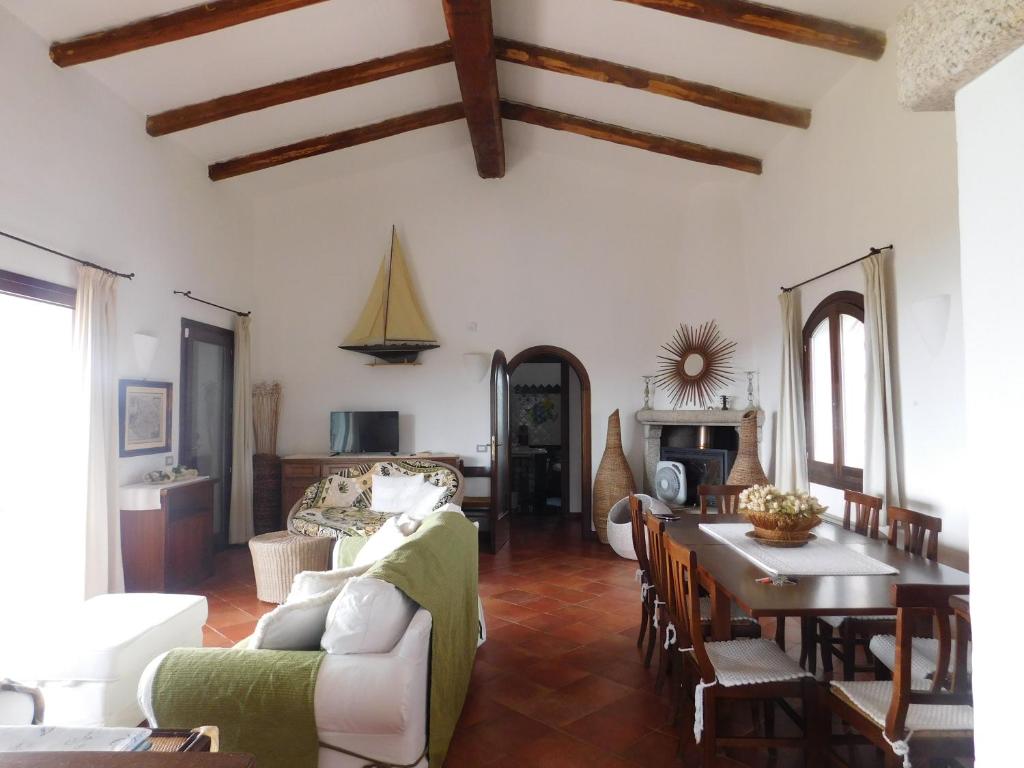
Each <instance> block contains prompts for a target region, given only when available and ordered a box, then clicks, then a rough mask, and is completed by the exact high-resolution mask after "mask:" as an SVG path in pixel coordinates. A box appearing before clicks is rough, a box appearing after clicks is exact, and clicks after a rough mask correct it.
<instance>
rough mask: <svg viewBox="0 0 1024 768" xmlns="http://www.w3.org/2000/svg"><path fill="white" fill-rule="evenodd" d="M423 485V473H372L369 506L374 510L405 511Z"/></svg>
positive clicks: (417, 495)
mask: <svg viewBox="0 0 1024 768" xmlns="http://www.w3.org/2000/svg"><path fill="white" fill-rule="evenodd" d="M424 485H425V481H424V479H423V475H374V476H373V490H372V493H373V497H372V501H371V502H370V506H371V507H372V508H373V510H374V511H375V512H394V513H397V512H405V511H406V510H407V509H409V508H410V507H411V506H412V505H413V503H414V502H415V501H416V499H417V498H418V497H419V494H420V492H421V491H422V490H423V486H424Z"/></svg>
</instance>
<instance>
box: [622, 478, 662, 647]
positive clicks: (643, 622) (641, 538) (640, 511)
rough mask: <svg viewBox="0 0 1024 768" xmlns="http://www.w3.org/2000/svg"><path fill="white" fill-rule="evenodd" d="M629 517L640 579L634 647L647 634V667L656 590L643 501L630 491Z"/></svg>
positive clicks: (651, 641)
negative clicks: (638, 627)
mask: <svg viewBox="0 0 1024 768" xmlns="http://www.w3.org/2000/svg"><path fill="white" fill-rule="evenodd" d="M629 519H630V526H631V531H632V534H633V549H634V551H635V552H636V560H637V578H639V580H640V633H639V635H638V636H637V638H636V647H637V648H642V647H643V644H644V636H647V651H646V653H645V654H644V666H645V667H649V666H651V659H652V657H653V655H654V639H655V633H656V632H657V629H656V628H655V626H654V611H655V608H654V600H655V598H656V597H657V594H658V592H657V588H656V587H655V585H654V577H653V576H652V575H651V561H650V558H649V557H648V554H647V551H648V550H647V532H646V528H645V527H644V507H643V503H642V501H641V500H640V499H639V498H637V497H636V496H634V495H633V494H632V493H631V494H630V495H629Z"/></svg>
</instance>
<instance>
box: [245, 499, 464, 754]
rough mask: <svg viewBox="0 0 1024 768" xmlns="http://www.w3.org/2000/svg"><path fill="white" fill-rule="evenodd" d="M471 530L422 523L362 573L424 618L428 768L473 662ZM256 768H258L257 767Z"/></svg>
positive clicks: (445, 516)
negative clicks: (396, 592) (427, 627)
mask: <svg viewBox="0 0 1024 768" xmlns="http://www.w3.org/2000/svg"><path fill="white" fill-rule="evenodd" d="M478 555H479V552H478V550H477V530H476V526H475V525H473V524H472V523H471V522H470V521H469V520H467V519H466V518H465V517H464V516H463V515H462V514H460V513H458V512H439V513H437V514H436V515H431V516H430V517H428V518H427V519H426V520H425V521H424V522H423V524H422V525H421V526H420V527H419V530H417V531H416V533H414V534H412V535H411V536H410V537H409V538H408V539H407V540H406V541H405V542H404V543H403V544H402V546H400V547H399V548H398V549H396V550H395V551H394V552H392V553H391V554H390V555H388V556H387V557H385V558H382V559H381V560H380V561H379V562H377V564H376V565H374V566H373V567H372V568H370V570H369V571H367V572H366V575H367V576H370V577H373V578H377V579H382V580H384V581H387V582H390V583H391V584H394V585H395V586H396V587H398V588H399V589H400V590H402V592H404V593H405V594H406V596H407V597H409V598H410V599H411V600H413V601H415V602H416V603H419V604H420V605H421V606H422V607H424V608H426V609H427V610H428V611H429V612H430V616H431V620H432V621H433V629H432V631H431V640H430V715H429V717H430V720H429V728H428V730H429V757H430V768H441V766H442V765H443V764H444V758H445V755H447V753H448V744H449V743H450V742H451V739H452V734H453V733H455V725H456V724H457V723H458V721H459V715H460V714H461V712H462V704H463V702H464V701H465V699H466V692H467V691H468V690H469V677H470V673H471V672H472V671H473V659H474V658H475V657H476V642H477V637H478V633H479V614H478V613H477V574H478V563H477V559H478ZM261 768H262V767H261Z"/></svg>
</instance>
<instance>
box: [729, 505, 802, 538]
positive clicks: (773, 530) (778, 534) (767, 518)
mask: <svg viewBox="0 0 1024 768" xmlns="http://www.w3.org/2000/svg"><path fill="white" fill-rule="evenodd" d="M740 512H742V513H743V514H744V515H746V517H747V519H748V520H749V521H750V522H751V524H752V525H753V526H754V530H755V531H757V535H758V537H759V538H762V539H774V540H775V541H806V540H807V538H808V536H809V534H810V532H811V530H812V529H813V528H816V527H817V526H818V525H820V524H821V518H820V517H818V516H817V515H814V516H813V517H795V516H793V515H776V514H773V513H771V512H749V511H747V510H745V509H741V510H740Z"/></svg>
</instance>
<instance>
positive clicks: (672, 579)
mask: <svg viewBox="0 0 1024 768" xmlns="http://www.w3.org/2000/svg"><path fill="white" fill-rule="evenodd" d="M665 539H666V541H665V558H666V567H667V569H668V580H669V583H670V586H669V590H670V591H671V592H672V594H673V595H674V597H675V603H676V604H677V606H678V609H677V611H676V613H677V619H676V621H677V622H678V624H677V627H676V632H677V634H678V637H679V640H678V643H679V646H680V647H684V644H685V643H689V645H690V647H692V648H693V655H694V658H695V659H696V660H697V665H698V667H699V668H700V676H701V680H702V681H703V682H705V683H710V682H712V681H713V680H714V679H715V667H714V665H713V664H712V663H711V659H710V658H709V657H708V652H707V649H706V648H705V647H704V630H703V628H702V627H701V623H700V580H699V578H698V576H697V553H696V552H694V551H693V550H692V549H690V548H689V547H686V546H684V545H683V544H680V543H679V542H677V541H676V540H675V539H673V538H672V537H671V536H666V537H665Z"/></svg>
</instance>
